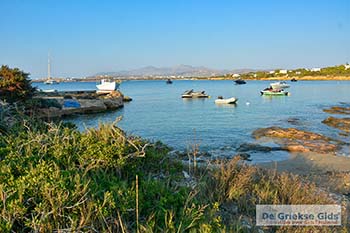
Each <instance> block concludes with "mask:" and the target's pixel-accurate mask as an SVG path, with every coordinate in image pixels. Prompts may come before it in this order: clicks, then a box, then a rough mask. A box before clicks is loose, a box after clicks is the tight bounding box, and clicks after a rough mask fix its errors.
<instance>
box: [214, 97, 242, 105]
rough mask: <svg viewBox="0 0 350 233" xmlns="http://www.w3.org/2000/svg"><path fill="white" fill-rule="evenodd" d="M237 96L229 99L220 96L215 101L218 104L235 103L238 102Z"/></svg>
mask: <svg viewBox="0 0 350 233" xmlns="http://www.w3.org/2000/svg"><path fill="white" fill-rule="evenodd" d="M237 100H238V99H237V98H235V97H231V98H228V99H224V98H223V97H222V96H219V97H218V98H217V99H216V100H215V103H216V104H235V103H236V102H237Z"/></svg>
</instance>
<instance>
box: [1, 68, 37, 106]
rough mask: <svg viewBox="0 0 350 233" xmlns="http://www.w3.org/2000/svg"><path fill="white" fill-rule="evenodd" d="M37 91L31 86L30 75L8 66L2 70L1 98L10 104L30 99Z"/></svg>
mask: <svg viewBox="0 0 350 233" xmlns="http://www.w3.org/2000/svg"><path fill="white" fill-rule="evenodd" d="M34 91H35V89H34V88H33V87H32V86H31V84H30V80H29V74H28V73H24V72H23V71H21V70H19V69H18V68H14V69H11V68H9V67H8V66H4V65H3V66H1V68H0V98H1V99H2V100H5V101H7V102H9V103H13V102H17V101H23V100H26V99H28V98H30V97H31V96H32V95H33V93H34Z"/></svg>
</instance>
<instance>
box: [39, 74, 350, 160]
mask: <svg viewBox="0 0 350 233" xmlns="http://www.w3.org/2000/svg"><path fill="white" fill-rule="evenodd" d="M269 83H270V82H267V81H248V82H247V84H246V85H234V83H233V82H232V81H176V80H174V82H173V84H172V85H166V84H165V82H164V81H130V82H124V83H122V84H121V86H120V88H121V90H122V92H123V93H124V94H125V95H127V96H130V97H132V98H133V101H132V102H130V103H126V104H125V107H124V108H123V109H121V110H118V111H115V112H109V113H103V114H97V115H82V116H78V117H74V118H69V120H70V121H72V122H74V123H76V124H77V125H78V127H79V128H80V129H82V130H83V129H84V125H86V127H96V126H97V125H98V123H99V122H113V121H114V120H115V119H116V117H118V116H123V120H122V121H121V122H120V123H119V125H120V127H122V128H123V129H124V130H126V131H127V132H129V133H132V134H136V135H140V136H142V137H145V138H148V139H151V140H161V141H163V142H165V143H167V144H168V145H170V146H172V147H174V148H175V149H180V150H181V149H186V147H187V146H188V144H190V142H193V139H194V133H193V132H194V129H195V131H196V136H195V137H196V139H197V140H198V141H200V148H201V149H202V150H207V151H209V152H213V153H215V154H217V155H225V156H232V155H233V154H235V149H236V148H237V147H238V146H239V145H240V144H242V143H243V142H254V139H252V137H251V133H252V131H254V130H255V129H257V128H261V127H269V126H273V125H276V126H281V127H296V128H298V129H302V130H309V131H314V132H318V133H322V134H325V135H327V136H330V137H337V138H339V137H340V136H339V134H338V131H336V130H334V129H332V128H329V127H328V126H326V125H324V124H322V123H321V121H322V120H324V119H325V118H326V117H328V116H329V114H327V113H325V112H323V111H322V109H323V108H325V107H328V106H331V105H335V104H338V103H339V102H345V103H349V102H350V82H348V81H343V82H337V81H335V82H332V81H312V82H311V81H299V82H296V83H290V84H291V87H290V88H289V89H288V91H289V92H290V93H291V95H290V96H261V95H260V91H261V90H263V89H264V88H265V87H267V86H268V85H269ZM95 85H96V84H95V82H91V83H61V84H59V85H55V88H57V89H59V90H60V89H61V90H77V89H79V90H94V89H95V88H96V87H95ZM39 86H40V85H39ZM50 88H51V87H50ZM190 89H194V90H205V91H206V93H207V94H208V95H210V96H212V97H216V96H230V97H231V96H232V97H236V98H238V99H239V100H238V102H237V104H236V105H216V104H215V102H214V101H215V98H208V99H182V98H181V94H182V93H183V92H184V91H185V90H190ZM341 139H342V140H347V141H349V138H348V137H342V138H341ZM286 156H288V154H287V153H285V152H276V153H275V152H273V153H266V154H263V153H255V154H252V158H253V160H254V161H267V160H280V159H284V158H286Z"/></svg>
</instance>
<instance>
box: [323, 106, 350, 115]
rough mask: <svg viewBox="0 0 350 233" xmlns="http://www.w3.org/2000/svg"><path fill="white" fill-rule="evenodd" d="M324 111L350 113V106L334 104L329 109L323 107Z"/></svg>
mask: <svg viewBox="0 0 350 233" xmlns="http://www.w3.org/2000/svg"><path fill="white" fill-rule="evenodd" d="M323 111H324V112H327V113H332V114H346V115H349V114H350V107H343V106H333V107H331V108H328V109H323Z"/></svg>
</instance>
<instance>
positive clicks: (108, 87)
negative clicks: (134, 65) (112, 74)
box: [96, 79, 119, 91]
mask: <svg viewBox="0 0 350 233" xmlns="http://www.w3.org/2000/svg"><path fill="white" fill-rule="evenodd" d="M96 87H97V89H98V91H115V90H117V88H118V87H119V83H117V82H116V81H108V80H106V79H102V80H101V82H100V83H99V84H97V85H96Z"/></svg>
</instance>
